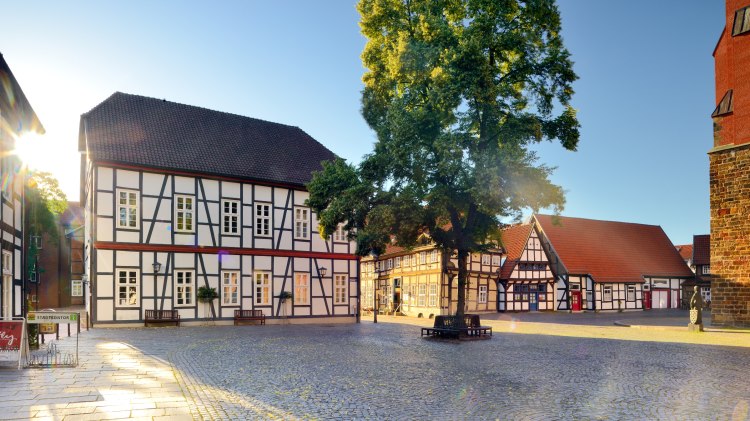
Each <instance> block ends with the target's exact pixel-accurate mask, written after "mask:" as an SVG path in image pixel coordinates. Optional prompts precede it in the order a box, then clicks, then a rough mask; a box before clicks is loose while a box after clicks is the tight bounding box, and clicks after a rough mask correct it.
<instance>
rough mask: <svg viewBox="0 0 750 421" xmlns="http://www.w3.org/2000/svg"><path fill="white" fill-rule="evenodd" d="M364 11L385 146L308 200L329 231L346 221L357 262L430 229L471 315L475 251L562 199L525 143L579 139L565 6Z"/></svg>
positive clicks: (370, 116) (516, 1) (458, 5)
mask: <svg viewBox="0 0 750 421" xmlns="http://www.w3.org/2000/svg"><path fill="white" fill-rule="evenodd" d="M358 10H359V12H360V15H361V22H360V26H361V29H362V33H363V34H364V35H365V37H366V38H367V44H366V46H365V49H364V51H363V53H362V62H363V64H364V66H365V67H366V68H367V71H366V73H365V74H364V76H363V81H364V85H365V88H364V90H363V92H362V115H363V116H364V118H365V120H366V121H367V123H368V124H369V126H370V127H371V128H372V129H373V130H374V131H375V133H376V135H377V142H376V143H375V149H374V151H373V152H372V153H371V154H369V155H367V156H366V157H365V158H364V160H363V161H362V162H361V163H360V164H359V165H358V166H356V167H355V166H352V165H349V164H347V163H345V162H344V161H342V160H337V161H335V162H333V163H327V164H325V165H324V168H323V171H321V172H320V173H317V174H316V175H315V176H314V178H313V180H312V181H311V182H310V183H309V185H308V189H309V191H310V199H309V204H310V206H311V207H312V208H313V209H314V210H315V211H316V212H318V213H319V216H320V223H321V227H322V231H321V233H322V235H324V236H325V235H328V234H330V233H331V232H332V230H333V229H335V227H336V225H337V224H338V223H342V222H345V223H346V228H347V229H349V230H351V231H350V232H352V235H353V236H355V237H356V238H357V241H358V253H359V254H361V255H365V254H367V253H368V252H371V251H375V252H380V251H382V248H383V246H384V244H385V243H386V242H388V241H390V240H391V239H395V241H396V242H397V243H399V244H400V245H402V246H406V247H409V246H412V245H413V244H414V243H415V241H417V238H418V236H419V234H421V233H429V235H430V237H431V238H432V240H433V241H434V242H435V244H436V245H437V246H438V247H440V248H441V249H443V250H444V251H446V252H448V253H451V254H453V255H454V256H457V259H458V276H457V282H458V285H457V286H458V296H457V301H458V305H457V312H456V314H457V315H458V316H462V315H463V312H464V303H465V286H466V282H467V267H466V262H467V257H468V256H469V254H470V253H471V252H474V251H482V250H486V249H487V248H489V247H491V246H492V245H493V244H496V242H497V241H498V240H499V239H500V238H499V234H500V232H499V227H500V221H501V220H502V219H503V218H507V217H519V216H520V214H521V212H522V211H523V210H524V209H528V208H530V209H533V210H536V209H539V208H549V207H551V208H553V209H554V210H555V211H559V210H561V209H562V207H563V205H564V202H565V199H564V194H563V190H562V189H561V187H559V186H557V185H554V184H552V183H551V182H550V180H549V175H550V174H551V168H549V167H547V166H544V165H542V164H539V163H538V159H537V156H536V155H535V153H534V152H533V151H531V150H530V149H529V147H530V146H531V145H532V144H533V143H535V142H540V141H543V140H558V141H560V143H561V144H562V146H563V147H564V148H566V149H569V150H575V149H576V146H577V143H578V138H579V131H578V129H579V124H578V120H577V119H576V113H575V110H574V109H573V108H572V107H571V106H570V104H569V101H570V99H571V95H572V94H573V89H572V82H573V81H574V80H575V79H576V78H577V77H576V75H575V73H574V72H573V68H572V67H573V66H572V62H571V60H570V54H569V52H568V51H567V50H566V49H565V47H564V46H563V41H562V38H561V37H560V29H561V27H560V15H559V12H558V10H557V7H556V5H555V3H554V1H553V0H527V1H523V0H361V1H360V3H359V4H358ZM460 320H462V318H461V319H460Z"/></svg>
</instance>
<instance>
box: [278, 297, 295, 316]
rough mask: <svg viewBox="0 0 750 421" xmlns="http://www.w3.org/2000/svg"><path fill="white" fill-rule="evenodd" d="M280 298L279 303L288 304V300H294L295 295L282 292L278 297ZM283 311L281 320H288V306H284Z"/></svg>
mask: <svg viewBox="0 0 750 421" xmlns="http://www.w3.org/2000/svg"><path fill="white" fill-rule="evenodd" d="M278 298H279V301H281V304H284V303H286V301H287V300H291V299H292V298H294V295H292V293H291V292H290V291H281V292H280V293H279V295H278ZM281 311H282V315H281V318H282V319H286V306H282V307H281Z"/></svg>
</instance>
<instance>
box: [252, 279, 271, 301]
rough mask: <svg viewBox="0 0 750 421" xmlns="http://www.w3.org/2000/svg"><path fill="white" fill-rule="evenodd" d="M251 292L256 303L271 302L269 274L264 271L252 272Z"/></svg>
mask: <svg viewBox="0 0 750 421" xmlns="http://www.w3.org/2000/svg"><path fill="white" fill-rule="evenodd" d="M253 293H254V295H255V296H254V297H253V299H254V302H255V304H256V305H270V304H271V274H270V273H269V272H264V271H256V272H254V273H253Z"/></svg>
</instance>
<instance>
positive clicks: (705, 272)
mask: <svg viewBox="0 0 750 421" xmlns="http://www.w3.org/2000/svg"><path fill="white" fill-rule="evenodd" d="M710 274H711V266H710V265H703V267H701V275H710Z"/></svg>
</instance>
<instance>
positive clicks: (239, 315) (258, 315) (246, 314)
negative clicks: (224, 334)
mask: <svg viewBox="0 0 750 421" xmlns="http://www.w3.org/2000/svg"><path fill="white" fill-rule="evenodd" d="M246 321H260V324H262V325H264V324H266V316H265V315H263V310H235V311H234V325H235V326H237V322H246Z"/></svg>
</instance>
